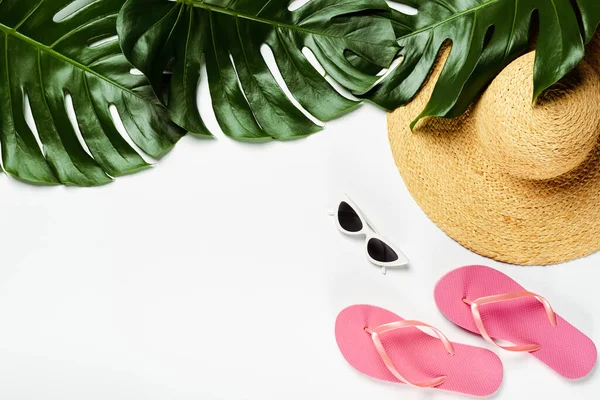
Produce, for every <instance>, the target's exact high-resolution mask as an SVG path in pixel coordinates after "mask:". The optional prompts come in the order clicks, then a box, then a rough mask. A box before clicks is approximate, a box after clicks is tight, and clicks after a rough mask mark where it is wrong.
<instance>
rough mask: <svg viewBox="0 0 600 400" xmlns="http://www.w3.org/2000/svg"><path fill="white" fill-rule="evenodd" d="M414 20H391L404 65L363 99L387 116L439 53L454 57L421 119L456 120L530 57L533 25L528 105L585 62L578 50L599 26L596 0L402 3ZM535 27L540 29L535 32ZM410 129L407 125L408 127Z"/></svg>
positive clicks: (417, 84) (399, 17) (397, 17)
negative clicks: (513, 63) (526, 54)
mask: <svg viewBox="0 0 600 400" xmlns="http://www.w3.org/2000/svg"><path fill="white" fill-rule="evenodd" d="M401 2H402V3H404V4H406V5H409V6H411V7H413V8H416V9H417V10H418V13H417V14H416V15H406V14H403V13H400V12H397V11H393V12H392V21H393V24H394V27H395V30H396V32H397V33H398V34H399V43H400V45H401V46H402V48H403V50H402V53H401V54H402V55H403V57H404V59H403V61H402V63H401V64H400V66H399V67H398V68H396V69H395V70H394V71H393V72H392V73H391V74H390V75H389V76H388V77H387V78H386V79H385V80H383V81H382V82H381V83H380V84H379V85H377V86H376V87H375V88H373V89H372V90H371V91H370V92H369V93H367V94H366V95H365V97H367V98H369V99H371V100H373V101H374V102H375V103H377V104H379V105H381V106H383V107H384V108H387V109H389V110H392V109H394V108H396V107H398V106H400V105H404V104H406V103H408V102H410V101H411V100H412V99H413V98H414V96H415V94H416V93H417V92H418V91H419V90H420V88H421V87H422V85H423V83H424V81H425V80H426V79H427V77H428V75H429V72H430V71H431V69H432V67H433V64H434V62H435V60H436V57H437V55H438V53H439V51H440V48H441V47H442V46H443V45H444V43H446V42H451V45H452V51H451V54H450V56H449V58H448V60H447V62H446V64H445V66H444V69H443V71H442V74H441V76H440V77H439V80H438V81H437V84H436V86H435V90H434V92H433V95H432V97H431V100H430V101H429V103H428V104H427V106H426V108H425V110H423V112H422V114H421V115H420V116H419V117H418V118H417V120H416V121H415V122H414V123H416V122H417V121H418V120H419V119H421V118H423V117H426V116H437V117H455V116H458V115H460V114H462V113H463V112H464V111H466V109H467V108H468V107H469V106H470V105H471V103H472V102H473V100H474V99H475V98H476V97H477V96H478V95H479V94H480V93H481V91H482V90H483V89H484V88H485V87H486V86H487V85H488V84H489V82H490V81H491V80H492V79H493V78H494V77H495V76H496V75H497V74H498V73H499V72H500V71H501V70H502V69H503V68H504V67H506V66H507V65H508V64H509V63H510V62H511V61H513V60H514V59H516V58H517V57H519V56H520V55H522V54H523V53H524V52H526V50H527V49H528V45H529V44H530V41H531V40H532V36H533V29H532V26H536V25H539V28H538V29H539V35H538V37H537V42H536V49H537V55H536V63H535V71H534V80H535V82H534V85H535V90H534V100H535V99H536V98H537V96H539V94H540V93H541V92H542V91H544V90H545V89H547V88H548V87H550V86H552V85H553V84H554V83H556V82H557V81H558V80H560V79H561V78H562V77H564V76H565V75H566V74H567V73H568V72H569V71H571V70H572V69H573V68H574V67H575V66H576V65H577V64H578V63H579V62H580V61H581V60H582V58H583V55H584V43H585V42H588V41H589V40H591V38H592V37H593V35H594V32H595V31H596V28H597V27H598V24H599V23H600V6H599V5H598V0H543V1H539V0H401ZM534 22H539V24H534ZM414 123H413V125H414Z"/></svg>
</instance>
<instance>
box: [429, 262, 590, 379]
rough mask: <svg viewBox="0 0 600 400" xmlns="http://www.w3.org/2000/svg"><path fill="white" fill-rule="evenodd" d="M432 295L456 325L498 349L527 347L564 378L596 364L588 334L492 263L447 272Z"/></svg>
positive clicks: (579, 374)
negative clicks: (491, 264)
mask: <svg viewBox="0 0 600 400" xmlns="http://www.w3.org/2000/svg"><path fill="white" fill-rule="evenodd" d="M435 301H436V303H437V306H438V308H439V309H440V311H441V312H442V313H443V314H444V315H445V316H446V318H448V319H449V320H450V321H452V322H454V323H455V324H456V325H458V326H460V327H462V328H463V329H466V330H468V331H471V332H473V333H475V334H479V335H481V336H482V337H483V338H484V339H485V340H486V341H488V342H489V343H491V344H493V345H494V346H497V347H499V348H501V349H503V350H508V351H512V352H529V353H530V354H531V355H533V356H534V357H536V358H538V359H539V360H540V361H542V362H543V363H545V364H546V365H548V366H549V367H550V368H552V369H553V370H555V371H556V372H558V373H559V374H560V375H562V376H564V377H565V378H568V379H578V378H582V377H584V376H586V375H587V374H589V373H590V371H591V370H592V369H593V368H594V365H595V364H596V358H597V352H596V346H595V345H594V343H593V342H592V340H591V339H590V338H588V337H587V336H586V335H584V334H583V333H582V332H580V331H579V330H578V329H577V328H575V327H574V326H572V325H571V324H569V323H568V322H567V321H565V320H564V319H563V318H561V317H560V316H558V315H557V314H556V313H555V312H554V310H553V309H552V306H551V305H550V302H549V301H548V300H547V299H545V298H544V297H543V296H541V295H539V294H536V293H532V292H529V291H527V290H525V289H524V288H523V287H522V286H521V285H519V284H518V283H517V282H515V281H514V280H512V279H511V278H510V277H508V276H506V275H505V274H503V273H502V272H500V271H497V270H495V269H492V268H489V267H485V266H480V265H474V266H467V267H462V268H458V269H456V270H454V271H452V272H450V273H448V274H447V275H446V276H444V277H443V278H442V279H440V281H439V282H438V283H437V285H436V288H435ZM497 340H502V341H505V342H509V343H511V345H501V344H499V343H498V342H497Z"/></svg>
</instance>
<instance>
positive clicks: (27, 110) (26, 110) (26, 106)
mask: <svg viewBox="0 0 600 400" xmlns="http://www.w3.org/2000/svg"><path fill="white" fill-rule="evenodd" d="M23 114H24V115H25V123H26V124H27V126H28V127H29V129H31V132H32V133H33V137H35V141H36V142H37V144H38V146H39V148H40V151H41V152H42V154H43V155H44V157H45V156H46V152H45V151H44V145H43V144H42V141H41V140H40V134H39V133H38V129H37V126H36V125H35V120H34V119H33V113H32V112H31V102H30V101H29V95H28V94H27V92H24V93H23Z"/></svg>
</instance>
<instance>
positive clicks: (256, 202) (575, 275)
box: [0, 106, 600, 400]
mask: <svg viewBox="0 0 600 400" xmlns="http://www.w3.org/2000/svg"><path fill="white" fill-rule="evenodd" d="M386 136H387V134H386V126H385V116H384V114H383V112H381V111H379V110H376V109H375V108H373V107H370V106H366V107H363V108H362V109H361V110H359V111H358V112H356V113H354V114H352V115H350V116H347V117H346V118H343V119H342V120H338V121H335V122H333V123H331V124H329V125H328V128H327V130H326V131H325V132H323V133H320V134H317V135H315V136H313V137H311V138H309V139H307V140H302V141H297V142H292V143H273V144H269V145H262V146H252V145H247V144H238V143H233V142H231V141H228V140H219V141H206V140H197V139H194V138H186V139H185V140H183V141H182V142H181V144H180V145H179V146H178V148H176V149H175V150H174V151H173V152H172V153H171V155H169V156H168V157H167V158H166V159H164V160H163V161H162V162H160V163H159V164H158V166H157V167H156V168H153V169H152V170H150V171H147V172H144V173H140V174H137V175H133V176H129V177H125V178H121V179H119V180H117V181H116V182H115V183H113V184H111V185H108V186H104V187H101V188H96V189H83V190H81V189H72V188H71V189H68V188H62V187H56V188H44V187H32V186H27V185H24V184H21V183H18V182H16V181H15V180H12V179H8V178H6V177H1V178H0V193H1V195H0V210H2V214H1V220H0V224H1V227H2V229H1V230H0V249H1V258H0V260H1V261H0V262H1V264H2V268H0V321H1V322H0V398H2V399H10V400H16V399H28V400H29V399H31V400H33V399H35V400H38V399H44V400H53V399H60V400H71V399H72V400H82V399H85V400H94V399H98V400H106V399H111V400H117V399H127V400H133V399H140V400H141V399H143V400H149V399H161V400H164V399H176V400H184V399H201V400H213V399H231V400H239V399H257V400H307V399H344V400H365V399H378V400H386V399H390V400H397V399H405V400H409V399H410V400H412V399H435V400H445V399H458V398H462V397H461V396H458V395H453V394H446V393H440V392H439V391H436V390H422V391H419V390H416V389H413V388H409V387H406V386H399V385H392V384H385V383H381V382H378V381H375V380H372V379H370V378H368V377H365V376H362V375H361V374H359V373H358V372H356V371H355V370H353V369H352V368H351V367H350V366H349V365H347V363H346V362H345V360H344V359H343V358H342V356H341V355H340V353H339V351H338V349H337V346H336V343H335V339H334V334H333V325H334V321H335V317H336V315H337V313H338V312H339V311H340V310H341V309H343V308H344V307H346V306H348V305H352V304H356V303H370V304H374V305H379V306H382V307H386V308H388V309H390V310H392V311H394V312H396V313H398V314H400V315H402V316H403V317H405V318H414V319H419V320H422V321H424V322H427V323H430V324H432V325H434V326H436V327H438V328H440V329H441V330H442V331H444V332H445V333H446V335H447V336H448V337H449V338H450V339H451V340H453V341H458V342H463V343H469V344H474V345H479V346H486V344H485V343H484V342H483V341H482V340H480V339H478V338H476V337H475V336H473V335H469V334H467V333H465V332H463V331H461V330H460V329H459V328H457V327H455V326H453V325H452V324H451V323H450V322H448V321H446V320H445V319H444V317H443V316H442V315H441V314H440V313H439V312H438V311H437V309H436V306H435V303H434V301H433V297H432V290H433V285H434V284H435V282H436V281H437V279H438V278H439V277H441V276H442V275H443V274H444V273H445V272H447V271H450V270H451V269H453V268H455V267H458V266H462V265H466V264H473V263H483V264H487V265H491V266H494V267H497V268H499V269H500V270H502V271H504V272H505V273H508V274H509V275H510V276H512V277H513V278H515V279H517V280H518V281H519V282H521V283H522V284H523V285H524V286H525V287H527V288H528V289H530V290H534V291H536V292H539V293H541V294H543V295H545V296H546V297H547V298H548V299H549V300H550V301H551V302H552V304H553V306H554V307H555V309H556V310H557V312H558V313H559V314H561V315H562V316H563V317H565V318H566V319H568V320H569V321H570V322H572V323H573V324H574V325H576V326H578V327H579V328H580V329H582V330H583V331H584V332H585V333H586V334H588V335H590V336H591V337H592V338H593V339H595V340H596V341H597V342H600V301H599V300H598V293H597V287H598V282H599V281H600V265H599V264H600V255H596V256H593V257H590V258H588V259H585V260H579V261H576V262H573V263H569V264H567V265H561V266H555V267H551V268H518V267H511V266H506V265H501V264H498V263H494V262H491V261H489V260H486V259H483V258H481V257H479V256H477V255H475V254H472V253H470V252H469V251H467V250H465V249H463V248H462V247H460V246H459V245H458V244H456V243H455V242H453V241H452V240H451V239H449V238H447V237H446V236H445V235H444V234H443V233H442V232H441V231H439V230H438V229H437V228H436V227H435V225H433V224H432V223H431V222H430V221H429V220H428V219H427V218H426V217H425V216H424V215H423V213H422V212H421V211H420V209H419V208H418V207H417V206H416V204H415V203H414V201H413V200H412V199H411V197H410V195H409V194H408V192H407V190H406V189H405V187H404V185H403V183H402V180H401V179H400V177H399V175H398V173H397V170H396V168H395V166H394V164H393V160H392V158H391V154H390V150H389V148H388V144H387V137H386ZM340 191H346V192H348V193H349V194H350V195H351V196H352V197H353V199H354V200H355V201H356V202H357V204H359V205H360V207H361V208H362V209H363V211H364V212H365V213H366V214H367V215H368V216H369V218H370V219H372V220H373V222H374V223H375V224H377V226H378V228H379V229H380V231H381V232H382V234H384V235H385V236H386V237H388V238H389V239H390V240H392V241H394V243H395V244H396V245H397V246H398V247H399V248H400V249H401V250H402V251H404V252H405V253H406V255H407V256H408V258H409V259H411V261H412V264H411V266H410V268H409V269H407V270H397V271H389V272H388V275H387V276H384V275H382V274H381V273H380V272H379V270H378V269H377V268H376V267H374V266H372V265H371V264H369V263H368V262H367V261H366V259H365V256H364V248H363V247H362V246H363V242H362V241H360V240H353V239H352V238H348V237H346V236H343V235H342V234H341V233H340V232H338V230H337V229H336V228H335V225H334V222H333V221H332V220H331V219H330V217H328V215H327V212H326V211H327V208H328V206H330V205H329V204H328V201H329V199H332V198H334V197H335V196H337V194H338V193H339V192H340ZM501 358H502V360H503V362H504V365H505V380H504V383H503V385H502V388H501V390H500V392H499V393H498V394H497V395H496V396H495V398H497V399H503V400H504V399H506V400H515V399H516V400H520V399H564V398H570V399H597V398H598V394H599V393H600V376H598V371H597V369H596V371H595V372H594V373H593V374H592V376H591V377H589V378H587V379H585V380H583V381H581V382H569V381H566V380H564V379H562V378H560V377H559V376H558V375H557V374H555V373H554V372H553V371H551V370H550V369H549V368H547V367H546V366H544V365H543V364H541V363H539V362H538V361H537V360H536V359H535V358H533V357H530V356H528V355H513V354H501Z"/></svg>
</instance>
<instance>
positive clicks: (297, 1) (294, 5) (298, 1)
mask: <svg viewBox="0 0 600 400" xmlns="http://www.w3.org/2000/svg"><path fill="white" fill-rule="evenodd" d="M308 2H310V0H293V1H292V2H290V4H289V5H288V10H290V11H296V10H297V9H299V8H300V7H302V6H305V5H306V4H307V3H308Z"/></svg>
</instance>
